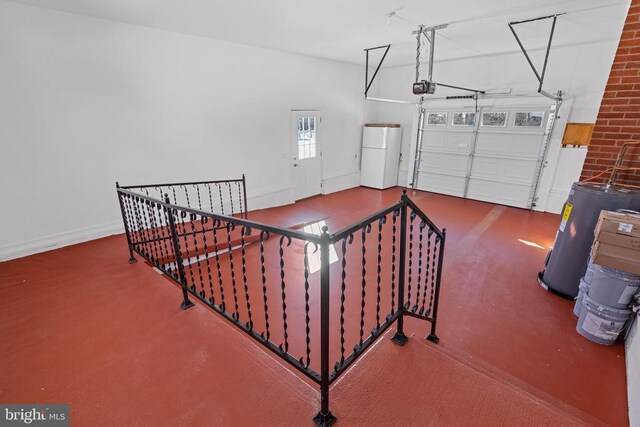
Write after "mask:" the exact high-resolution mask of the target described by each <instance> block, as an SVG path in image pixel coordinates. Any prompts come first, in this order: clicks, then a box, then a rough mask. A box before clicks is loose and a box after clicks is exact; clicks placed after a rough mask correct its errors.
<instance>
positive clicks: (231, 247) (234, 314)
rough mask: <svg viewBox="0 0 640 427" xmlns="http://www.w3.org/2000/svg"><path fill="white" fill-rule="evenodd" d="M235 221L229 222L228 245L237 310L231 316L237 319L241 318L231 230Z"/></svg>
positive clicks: (234, 301) (234, 304) (234, 303)
mask: <svg viewBox="0 0 640 427" xmlns="http://www.w3.org/2000/svg"><path fill="white" fill-rule="evenodd" d="M235 228H236V225H235V224H234V223H231V222H228V223H227V247H228V248H229V252H228V253H229V267H230V268H231V289H232V290H233V306H234V308H235V311H234V312H233V313H231V317H233V318H234V319H235V320H238V319H239V318H240V310H239V308H238V290H237V289H236V271H235V269H234V268H233V246H232V243H231V232H232V231H233V230H235Z"/></svg>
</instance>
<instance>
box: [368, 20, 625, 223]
mask: <svg viewBox="0 0 640 427" xmlns="http://www.w3.org/2000/svg"><path fill="white" fill-rule="evenodd" d="M621 28H622V27H621V26H620V28H616V29H612V36H613V38H615V37H616V36H617V35H619V34H620V31H621ZM613 38H612V40H609V41H602V42H599V43H592V44H589V45H578V46H567V47H556V48H552V50H551V54H550V57H549V65H548V70H547V75H546V77H545V85H544V87H545V90H546V91H547V92H551V93H554V92H556V91H557V90H562V91H563V92H565V93H566V97H567V98H568V99H570V102H573V105H572V107H567V106H566V105H565V107H564V108H563V110H564V111H562V110H561V113H563V114H565V117H561V119H562V122H566V121H569V122H577V123H593V122H595V121H596V117H597V115H598V110H599V108H600V101H601V99H602V95H603V93H604V88H605V85H606V82H607V79H608V76H609V70H610V69H611V64H612V62H613V57H614V56H615V51H616V49H617V45H618V41H617V38H615V39H613ZM514 44H515V41H514ZM392 48H393V47H392ZM436 52H437V50H436ZM532 53H533V55H532V56H533V59H534V62H535V63H536V64H542V60H543V53H544V52H543V51H540V50H538V51H534V52H532ZM422 73H423V77H426V66H425V65H423V67H422ZM379 78H380V80H381V81H380V83H379V87H378V89H377V90H376V91H374V92H372V93H370V96H374V97H381V98H390V99H400V100H408V101H416V100H417V98H416V97H415V96H413V94H412V93H411V83H412V82H413V80H414V78H415V68H414V66H404V67H391V68H387V69H383V70H382V71H381V72H380V75H379ZM434 80H435V81H440V82H442V83H448V84H453V85H457V86H464V87H471V88H479V89H489V90H504V89H511V91H512V92H513V93H534V92H535V91H536V90H537V80H536V78H535V76H534V74H533V72H532V71H531V69H530V68H529V65H528V64H527V62H526V59H525V57H524V55H523V54H522V53H521V52H513V53H507V54H498V55H487V56H476V57H471V58H464V59H456V60H449V61H438V60H437V54H436V62H435V66H434ZM464 94H466V93H464V92H460V91H453V90H451V89H446V88H443V87H439V88H438V90H437V93H436V96H442V95H464ZM428 99H429V98H428V97H427V102H426V104H425V105H426V107H427V108H429V107H434V106H438V105H449V106H451V105H452V103H454V102H455V103H457V104H459V105H473V104H472V101H439V100H432V101H429V100H428ZM541 101H542V102H546V101H545V99H544V98H542V97H541V96H536V97H534V98H530V99H528V100H526V101H524V98H523V100H518V99H516V100H509V101H505V100H502V101H501V100H490V101H489V100H487V101H484V103H482V102H481V103H480V105H491V104H495V103H499V102H509V103H511V104H514V103H516V104H517V103H523V102H541ZM375 104H376V105H375V107H374V108H372V110H371V111H375V112H376V114H377V119H378V120H379V121H385V122H386V121H389V122H397V123H400V124H402V126H403V128H404V129H405V131H404V132H403V143H402V153H403V156H402V157H403V159H405V161H404V162H403V163H402V164H401V168H400V173H399V182H400V183H406V182H407V175H408V174H409V173H410V170H411V168H412V166H411V165H410V162H409V148H410V147H411V142H412V141H413V139H415V126H416V121H417V120H416V119H417V117H416V116H417V113H416V108H415V107H414V106H411V105H400V104H382V103H375ZM409 129H413V131H412V132H410V131H409ZM563 129H564V128H563V127H561V128H560V129H557V131H559V132H554V133H555V135H554V138H553V139H552V143H553V144H554V146H551V147H550V154H551V152H553V155H552V157H551V158H550V159H548V160H550V163H549V165H548V166H547V168H545V172H544V173H545V174H546V175H550V176H549V177H548V178H547V179H548V180H549V181H550V183H549V184H550V185H549V187H550V190H549V189H547V191H546V193H545V194H544V195H541V196H544V197H543V198H544V199H545V200H546V199H548V203H545V204H544V206H542V209H543V210H547V211H550V212H558V211H559V209H560V208H561V206H562V203H564V201H565V200H566V197H567V195H568V193H569V189H570V186H571V183H573V182H574V181H577V180H578V178H579V171H580V170H581V169H582V163H583V162H584V156H583V155H582V154H584V153H581V152H572V153H564V152H563V151H565V150H571V149H560V144H561V140H562V131H563ZM556 174H557V175H558V176H557V178H556ZM567 174H569V175H570V176H567ZM539 195H540V194H539ZM541 198H542V197H541ZM558 200H561V202H560V203H559V205H558ZM547 204H548V206H547Z"/></svg>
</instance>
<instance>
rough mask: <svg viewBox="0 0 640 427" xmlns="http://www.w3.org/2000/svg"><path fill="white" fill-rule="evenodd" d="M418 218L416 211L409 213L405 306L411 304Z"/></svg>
mask: <svg viewBox="0 0 640 427" xmlns="http://www.w3.org/2000/svg"><path fill="white" fill-rule="evenodd" d="M414 219H416V213H415V211H411V214H410V215H409V277H408V278H407V300H406V302H405V307H410V306H411V277H412V276H411V267H412V266H413V220H414Z"/></svg>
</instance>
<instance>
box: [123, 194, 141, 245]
mask: <svg viewBox="0 0 640 427" xmlns="http://www.w3.org/2000/svg"><path fill="white" fill-rule="evenodd" d="M120 197H122V204H123V205H124V211H125V216H126V219H125V220H126V221H127V224H128V226H129V234H130V235H131V245H132V246H134V247H135V245H136V242H138V241H140V233H139V229H137V226H136V224H135V218H134V216H133V208H132V207H131V196H130V195H129V194H121V195H120Z"/></svg>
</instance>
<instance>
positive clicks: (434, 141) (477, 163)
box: [414, 106, 553, 208]
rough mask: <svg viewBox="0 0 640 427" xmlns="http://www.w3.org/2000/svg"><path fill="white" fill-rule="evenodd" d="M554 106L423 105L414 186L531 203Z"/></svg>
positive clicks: (516, 203) (507, 202)
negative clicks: (468, 107) (470, 107)
mask: <svg viewBox="0 0 640 427" xmlns="http://www.w3.org/2000/svg"><path fill="white" fill-rule="evenodd" d="M552 108H553V107H544V106H536V107H532V108H514V107H509V108H491V109H489V108H483V109H480V110H479V111H478V112H475V111H474V110H465V109H458V110H444V109H441V110H431V111H427V116H426V118H425V126H424V136H423V141H422V147H421V150H420V154H419V156H418V159H417V161H418V165H419V167H418V176H417V182H416V183H414V188H417V189H419V190H426V191H432V192H436V193H443V194H449V195H453V196H458V197H467V198H470V199H476V200H482V201H486V202H492V203H499V204H503V205H509V206H515V207H519V208H530V207H531V204H532V201H533V198H534V195H535V190H536V187H537V181H538V179H539V173H540V166H541V164H542V161H543V158H544V151H545V147H546V141H547V136H548V132H549V131H550V127H551V121H552V120H553V118H551V120H550V114H551V109H552Z"/></svg>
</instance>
